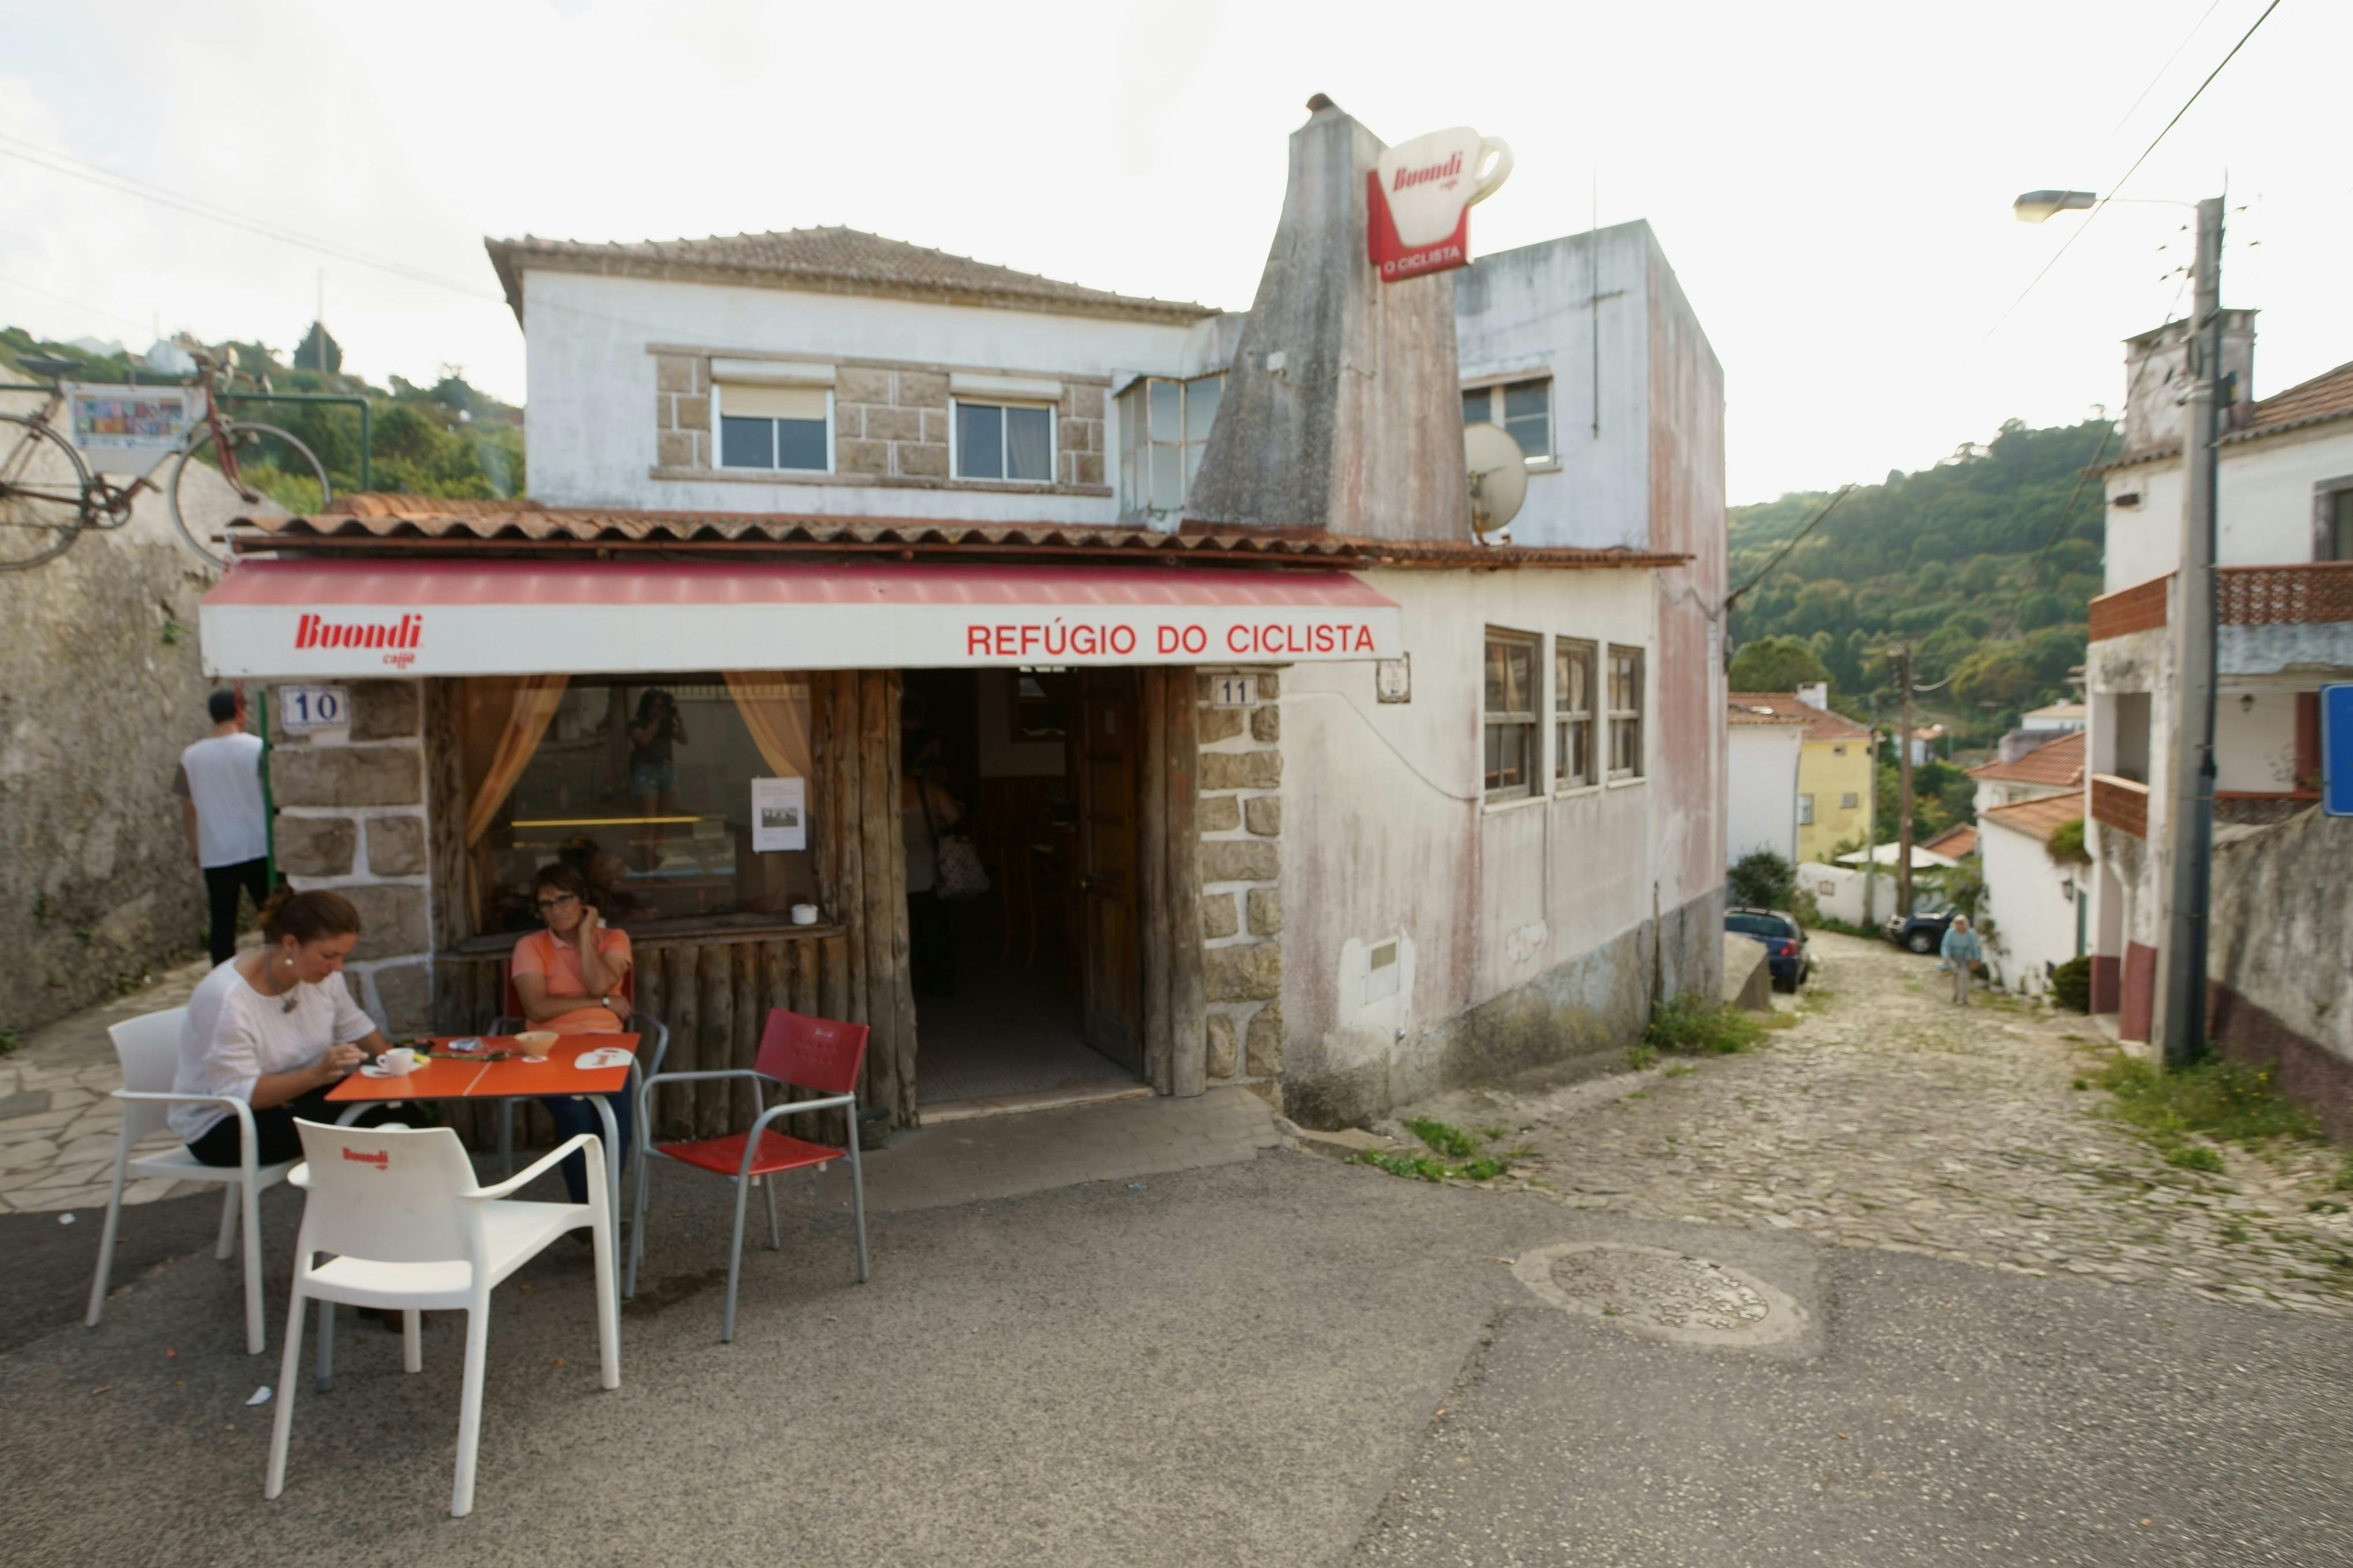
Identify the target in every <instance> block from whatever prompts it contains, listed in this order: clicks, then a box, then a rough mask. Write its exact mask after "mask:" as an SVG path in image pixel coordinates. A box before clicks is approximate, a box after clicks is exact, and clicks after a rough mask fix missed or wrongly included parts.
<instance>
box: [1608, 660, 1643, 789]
mask: <svg viewBox="0 0 2353 1568" xmlns="http://www.w3.org/2000/svg"><path fill="white" fill-rule="evenodd" d="M1609 776H1610V777H1611V778H1613V779H1638V778H1641V776H1642V650H1641V649H1640V648H1631V647H1613V648H1611V649H1610V650H1609Z"/></svg>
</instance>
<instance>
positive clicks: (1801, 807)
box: [1798, 795, 1814, 827]
mask: <svg viewBox="0 0 2353 1568" xmlns="http://www.w3.org/2000/svg"><path fill="white" fill-rule="evenodd" d="M1813 825H1814V797H1813V796H1812V795H1799V797H1798V826H1800V827H1811V826H1813Z"/></svg>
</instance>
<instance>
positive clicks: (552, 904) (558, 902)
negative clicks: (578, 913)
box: [539, 893, 580, 914]
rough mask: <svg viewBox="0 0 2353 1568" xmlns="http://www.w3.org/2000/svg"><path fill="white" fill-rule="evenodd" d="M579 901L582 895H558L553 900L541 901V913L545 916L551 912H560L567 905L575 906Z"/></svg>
mask: <svg viewBox="0 0 2353 1568" xmlns="http://www.w3.org/2000/svg"><path fill="white" fill-rule="evenodd" d="M579 901H580V895H579V894H577V893H558V894H556V895H555V897H554V898H552V899H542V900H539V912H540V913H542V914H545V913H546V912H547V911H548V910H560V909H562V908H563V907H564V906H565V905H566V904H575V903H578V902H579Z"/></svg>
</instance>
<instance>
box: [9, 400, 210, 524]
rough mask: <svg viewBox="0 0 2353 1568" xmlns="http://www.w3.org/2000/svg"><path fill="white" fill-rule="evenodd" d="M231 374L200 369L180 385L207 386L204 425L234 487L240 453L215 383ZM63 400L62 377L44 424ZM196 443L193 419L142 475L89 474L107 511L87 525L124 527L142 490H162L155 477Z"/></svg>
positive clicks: (93, 492) (95, 498) (99, 505)
mask: <svg viewBox="0 0 2353 1568" xmlns="http://www.w3.org/2000/svg"><path fill="white" fill-rule="evenodd" d="M229 374H231V373H230V372H229V371H227V369H226V368H224V369H221V370H217V371H211V370H207V371H201V372H199V374H197V375H196V376H195V379H194V382H193V383H190V382H182V383H181V385H182V386H187V385H190V384H194V385H196V386H201V387H202V388H203V389H204V394H205V424H204V428H205V429H206V431H207V432H209V433H210V435H211V437H212V443H213V450H214V451H215V452H216V453H218V454H219V457H220V466H221V477H222V478H224V479H227V480H228V482H229V484H230V485H231V486H232V487H236V486H237V483H238V481H237V452H236V449H235V448H234V447H232V446H231V444H230V442H229V438H228V430H227V424H228V422H227V420H225V419H223V418H222V417H221V411H220V399H219V398H218V397H217V396H216V395H215V385H214V384H215V383H216V382H217V381H219V380H221V379H224V378H225V377H227V375H229ZM64 401H65V383H64V381H63V380H62V379H60V380H59V381H58V385H57V388H56V390H55V391H53V392H51V393H50V394H49V401H48V405H47V406H46V407H45V408H43V409H42V410H41V421H42V423H44V424H47V423H48V421H49V419H50V417H51V416H53V415H55V414H56V413H57V411H58V406H59V405H61V404H63V403H64ZM197 445H198V436H197V427H196V426H195V423H194V422H191V423H190V424H189V426H188V428H187V431H186V433H185V434H184V435H183V436H181V437H180V440H179V444H178V445H177V446H174V447H167V448H165V449H164V452H163V453H162V454H161V455H159V456H158V457H157V458H156V459H155V460H154V462H153V463H152V464H150V465H148V468H147V471H146V472H145V473H143V474H141V475H139V476H138V477H137V478H135V479H132V481H131V482H130V483H129V484H127V485H118V484H115V483H114V482H113V481H112V480H111V479H107V478H106V477H105V476H104V475H102V474H98V473H92V474H91V475H90V499H91V501H92V502H93V510H98V511H102V512H103V513H104V514H105V516H106V518H107V521H104V522H96V521H93V522H90V523H89V524H88V525H87V526H90V527H93V528H120V527H121V526H122V525H123V524H124V523H125V522H127V521H130V519H131V503H132V501H133V500H136V499H137V498H138V495H139V492H140V491H141V490H142V489H152V490H155V491H157V492H159V493H160V492H161V491H162V489H163V488H164V487H163V486H162V485H161V484H159V483H157V482H156V479H155V476H156V475H158V474H160V473H162V472H163V471H164V468H166V467H168V466H169V465H171V464H172V463H174V461H178V462H185V461H186V460H187V459H188V457H189V455H190V454H192V453H193V452H195V449H196V447H197Z"/></svg>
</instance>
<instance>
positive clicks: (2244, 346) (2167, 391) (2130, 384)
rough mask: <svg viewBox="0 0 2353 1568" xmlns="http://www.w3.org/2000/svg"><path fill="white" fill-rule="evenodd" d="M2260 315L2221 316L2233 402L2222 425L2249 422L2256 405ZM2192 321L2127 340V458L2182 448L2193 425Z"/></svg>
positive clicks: (2227, 392)
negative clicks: (2190, 324) (2191, 404)
mask: <svg viewBox="0 0 2353 1568" xmlns="http://www.w3.org/2000/svg"><path fill="white" fill-rule="evenodd" d="M2254 364H2255V312H2254V311H2253V310H2225V311H2223V312H2222V374H2223V375H2224V376H2225V377H2228V378H2234V381H2233V382H2226V384H2225V395H2226V396H2227V397H2228V398H2229V399H2230V401H2229V403H2228V404H2227V405H2225V407H2224V408H2223V410H2222V427H2223V428H2224V429H2226V430H2230V429H2235V428H2237V427H2238V426H2242V425H2244V424H2245V423H2246V422H2247V414H2248V411H2249V410H2250V409H2252V408H2253V406H2254V390H2253V388H2254ZM2193 374H2196V373H2195V371H2194V369H2193V367H2192V363H2191V360H2190V353H2189V322H2188V321H2168V322H2166V323H2165V325H2163V326H2161V327H2157V328H2153V329H2151V330H2150V331H2146V332H2143V333H2141V334H2140V335H2139V336H2138V337H2135V338H2126V340H2125V442H2124V447H2123V451H2122V454H2121V455H2122V456H2124V457H2126V458H2138V457H2142V456H2145V455H2146V454H2147V453H2150V452H2157V451H2162V450H2164V449H2166V448H2167V447H2179V446H2180V445H2181V441H2182V436H2183V433H2184V432H2185V431H2186V430H2187V429H2188V427H2189V401H2188V400H2189V383H2190V378H2191V376H2192V375H2193Z"/></svg>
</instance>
